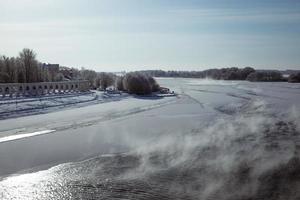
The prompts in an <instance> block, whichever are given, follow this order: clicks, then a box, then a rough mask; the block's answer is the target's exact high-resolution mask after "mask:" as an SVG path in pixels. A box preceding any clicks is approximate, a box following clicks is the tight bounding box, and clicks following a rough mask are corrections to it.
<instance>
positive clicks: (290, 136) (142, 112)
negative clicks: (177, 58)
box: [0, 78, 300, 199]
mask: <svg viewBox="0 0 300 200" xmlns="http://www.w3.org/2000/svg"><path fill="white" fill-rule="evenodd" d="M158 81H159V83H160V85H162V86H165V87H169V88H170V89H171V91H172V90H174V91H175V92H176V93H178V94H179V95H178V96H169V97H163V98H151V97H138V96H131V95H124V96H113V97H112V96H107V94H104V93H101V92H96V93H93V94H87V95H86V96H85V97H84V98H93V97H95V96H96V95H98V97H97V98H98V99H97V100H95V101H91V102H88V103H87V104H84V106H82V105H80V104H74V105H72V106H70V107H64V106H62V107H59V109H56V110H55V112H53V110H52V108H51V109H50V111H51V112H50V111H49V112H45V113H43V114H36V115H28V116H22V117H18V118H8V119H4V120H1V121H0V132H1V133H0V139H1V137H2V138H7V137H11V136H16V137H17V136H18V135H21V136H22V135H23V134H28V133H38V132H40V131H42V132H43V131H46V130H55V131H54V132H51V133H48V134H37V135H35V136H31V137H22V138H19V139H17V140H11V141H7V142H2V143H0V160H1V162H0V176H2V177H7V178H3V181H0V189H1V187H2V189H4V190H5V191H6V193H5V194H6V195H8V196H10V195H11V196H12V197H13V194H14V192H16V190H17V189H20V188H21V185H22V183H26V186H25V187H22V188H23V189H22V190H21V191H22V192H24V193H25V194H27V195H28V196H30V195H33V193H31V190H30V189H28V188H32V187H33V186H32V185H39V184H40V185H42V183H44V182H47V181H50V182H49V184H50V185H51V184H54V186H51V187H54V188H55V187H57V186H55V184H56V183H57V182H59V183H60V184H62V186H59V188H58V189H57V190H60V189H62V190H63V189H64V188H68V187H67V186H68V184H69V182H68V181H79V182H80V181H82V180H85V181H88V182H92V183H93V184H94V185H97V184H98V183H97V181H103V180H104V179H102V178H101V177H102V176H103V177H105V179H106V178H108V179H109V180H111V179H113V178H114V176H112V177H109V174H107V173H104V172H103V171H101V170H103V168H102V167H100V166H102V164H103V162H104V163H105V161H103V159H104V158H103V157H101V155H116V154H119V153H122V154H121V155H124V154H126V155H128V154H130V155H131V154H133V155H138V156H137V157H138V158H140V160H139V162H138V164H136V165H137V167H136V168H134V169H133V170H132V171H131V172H128V173H126V174H122V180H124V179H125V180H132V179H134V180H136V179H138V180H140V179H141V180H143V179H144V178H145V177H146V178H147V177H148V176H145V174H147V175H149V176H150V175H153V174H154V175H156V177H160V176H164V175H165V174H164V172H166V171H167V170H172V169H177V167H179V166H180V167H183V168H180V169H182V170H181V171H184V170H183V169H186V168H185V167H187V168H188V169H189V167H191V168H192V167H195V168H196V169H195V170H194V172H195V173H196V172H197V173H198V172H199V173H200V172H201V170H202V168H199V169H198V168H197V167H200V166H201V167H203V166H211V167H210V168H209V169H208V172H210V173H213V172H214V171H213V170H217V172H218V173H220V174H221V175H222V173H223V175H224V174H227V175H228V173H231V170H235V169H236V168H238V166H240V164H241V163H240V160H243V159H245V160H246V161H247V162H249V163H252V162H253V163H254V169H255V170H256V171H254V172H253V173H254V175H257V174H259V175H260V174H263V173H264V172H266V171H268V170H270V169H272V167H274V166H277V165H279V164H286V163H287V162H288V161H289V159H291V157H293V152H296V151H298V148H299V147H300V140H299V137H298V135H297V133H299V132H300V118H299V116H300V115H299V110H300V101H299V99H300V84H291V83H251V82H246V81H229V82H227V81H215V80H199V79H179V78H176V79H173V78H160V79H158ZM87 96H89V97H87ZM76 98H77V97H76ZM78 98H83V97H78ZM78 98H77V100H78ZM67 99H68V98H67ZM66 101H68V100H66ZM20 104H21V103H20ZM25 104H26V103H25ZM37 104H39V102H38V103H37ZM1 106H3V105H1ZM3 109H6V108H3ZM11 116H12V115H11ZM278 130H279V131H278ZM215 149H216V150H215ZM212 150H215V151H213V152H212ZM153 155H157V156H158V157H159V158H161V160H163V161H165V165H163V167H161V166H160V165H156V164H153V163H152V162H151V158H152V157H153ZM99 156H100V157H99ZM164 156H166V157H164ZM206 156H207V157H206ZM112 157H113V156H112ZM125 158H126V156H125ZM105 159H109V158H108V156H106V157H105ZM161 162H162V161H161ZM125 163H127V162H125ZM110 164H111V165H113V163H110ZM128 165H129V161H128ZM53 166H54V167H53ZM51 167H52V168H51ZM118 167H119V166H116V165H113V167H111V170H113V169H115V168H117V169H118ZM120 167H122V165H121V164H120ZM125 168H126V167H125ZM200 169H201V170H200ZM119 170H120V171H122V169H119ZM179 171H180V170H179ZM211 171H213V172H211ZM28 172H32V174H31V173H28ZM156 172H157V173H158V174H155V173H156ZM171 172H172V171H171ZM186 172H188V171H186ZM113 173H120V172H119V171H118V170H117V171H114V172H113ZM13 174H24V175H20V176H18V175H14V176H12V175H13ZM99 174H100V175H99ZM229 175H230V174H229ZM231 175H232V174H231ZM259 175H257V176H259ZM94 176H100V178H97V179H95V180H94V179H93V178H91V177H94ZM22 177H23V178H24V177H26V178H25V179H26V180H28V179H30V178H33V180H32V181H25V182H24V181H22ZM34 177H38V178H37V179H34ZM45 177H47V178H45ZM61 177H62V178H61ZM201 177H205V179H204V180H202V179H200V178H199V177H198V176H197V178H195V180H196V182H194V183H193V184H197V183H198V182H197V180H198V178H199V182H201V184H202V185H203V184H204V183H205V191H200V190H199V191H193V192H203V193H201V194H198V193H197V195H198V196H199V197H203V198H202V199H205V198H204V197H205V196H206V195H209V194H210V193H211V192H213V191H215V190H216V188H218V185H220V186H222V187H225V186H226V183H225V182H224V180H225V179H226V177H227V176H225V177H221V178H220V180H219V179H217V178H216V179H214V178H215V177H217V175H216V174H212V175H210V176H206V175H205V174H204V175H202V176H201ZM228 177H230V176H228ZM212 179H213V180H212ZM14 180H21V181H17V182H15V181H14ZM166 180H168V179H167V178H166ZM176 180H177V179H176ZM193 180H194V179H193ZM200 180H201V181H200ZM208 180H209V182H208ZM60 181H61V182H60ZM93 181H96V183H94V182H93ZM147 181H149V182H150V181H152V180H148V179H147ZM47 183H48V182H47ZM158 183H161V180H159V182H158ZM64 184H66V185H67V186H63V185H64ZM101 184H102V183H101ZM101 184H99V185H101ZM174 184H175V183H174ZM249 184H250V183H249ZM124 185H126V184H124ZM224 185H225V186H224ZM166 186H169V184H166V185H163V186H162V187H166ZM292 186H293V185H292ZM41 187H46V186H41ZM174 187H175V186H174ZM26 188H27V190H26ZM175 188H178V187H175ZM192 188H195V187H191V188H189V189H191V190H192ZM244 189H245V190H246V189H247V187H246V186H245V188H244ZM19 191H20V190H19ZM239 191H242V190H239ZM40 192H41V190H40V189H34V195H38V194H39V193H40ZM179 193H180V192H179ZM191 194H192V193H191ZM41 195H42V194H41ZM91 198H92V197H91ZM29 199H30V198H29Z"/></svg>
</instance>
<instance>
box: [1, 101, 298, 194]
mask: <svg viewBox="0 0 300 200" xmlns="http://www.w3.org/2000/svg"><path fill="white" fill-rule="evenodd" d="M287 113H288V114H285V115H283V114H282V115H277V114H276V113H273V112H271V111H270V110H269V109H268V106H267V105H266V104H265V102H263V101H253V102H250V103H248V104H246V105H245V106H244V107H243V112H242V113H238V114H236V115H232V116H228V117H222V118H218V119H216V120H214V121H212V122H210V123H207V124H204V125H203V127H201V128H199V129H195V130H192V131H190V130H187V132H183V133H181V134H179V133H175V134H167V135H165V136H162V137H160V138H159V139H157V140H153V141H152V142H149V144H148V145H145V146H143V147H141V148H139V149H138V150H137V151H134V152H131V153H126V154H117V155H106V156H105V155H103V156H99V157H97V158H93V159H90V160H87V161H83V162H79V163H70V164H63V165H59V166H56V167H53V168H51V169H50V170H47V171H41V172H37V173H33V174H25V175H20V176H17V177H11V178H7V179H5V180H3V181H2V182H1V183H0V190H1V191H2V198H3V199H10V198H11V199H13V198H18V197H22V199H36V198H37V199H47V198H54V199H59V198H64V199H74V198H75V199H76V198H84V199H85V198H86V199H88V198H102V199H112V198H116V199H118V198H120V199H121V198H128V199H231V200H232V199H297V198H299V197H300V191H299V188H300V187H299V186H300V160H299V149H300V140H299V133H300V122H299V119H300V116H299V111H298V110H297V109H296V108H291V110H289V111H288V112H287ZM18 180H19V181H18ZM24 180H30V181H24ZM20 185H22V187H20ZM29 188H30V190H29ZM47 191H48V192H47ZM20 194H21V196H20Z"/></svg>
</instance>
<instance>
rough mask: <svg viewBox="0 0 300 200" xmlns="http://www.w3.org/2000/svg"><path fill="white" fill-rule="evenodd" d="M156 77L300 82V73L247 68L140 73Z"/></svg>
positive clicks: (146, 71)
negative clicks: (285, 75) (287, 74)
mask: <svg viewBox="0 0 300 200" xmlns="http://www.w3.org/2000/svg"><path fill="white" fill-rule="evenodd" d="M140 72H142V73H145V74H147V75H150V76H154V77H181V78H211V79H215V80H248V81H270V82H271V81H272V82H274V81H289V82H300V79H299V76H300V73H299V72H298V73H295V74H291V75H290V76H289V77H288V78H287V77H283V75H282V73H281V72H280V71H276V70H255V69H254V68H252V67H245V68H237V67H231V68H221V69H208V70H204V71H163V70H144V71H140Z"/></svg>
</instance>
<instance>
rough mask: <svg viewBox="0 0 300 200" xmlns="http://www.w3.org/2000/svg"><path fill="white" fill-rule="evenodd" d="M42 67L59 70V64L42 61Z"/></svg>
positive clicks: (53, 70) (50, 70)
mask: <svg viewBox="0 0 300 200" xmlns="http://www.w3.org/2000/svg"><path fill="white" fill-rule="evenodd" d="M43 67H44V68H47V69H48V70H49V72H56V73H57V72H59V64H50V63H43Z"/></svg>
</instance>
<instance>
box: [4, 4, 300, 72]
mask: <svg viewBox="0 0 300 200" xmlns="http://www.w3.org/2000/svg"><path fill="white" fill-rule="evenodd" d="M0 36H1V37H0V46H1V48H0V54H4V55H7V56H16V55H17V54H18V52H19V51H20V50H21V49H22V48H24V47H27V48H31V49H34V50H35V51H36V52H37V53H38V59H39V60H40V61H43V62H50V63H59V64H61V65H65V66H73V67H82V66H84V67H86V68H92V69H95V70H97V71H120V70H127V71H130V70H137V69H165V70H171V69H174V70H203V69H206V68H212V67H231V66H238V67H244V66H253V67H255V68H264V69H270V68H273V69H280V68H282V69H284V68H290V69H300V1H299V0H197V1H196V0H0Z"/></svg>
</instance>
